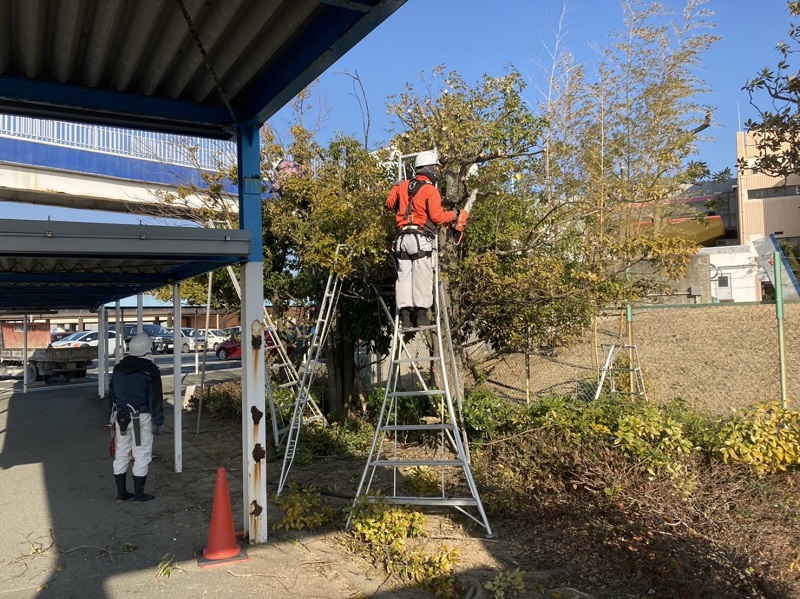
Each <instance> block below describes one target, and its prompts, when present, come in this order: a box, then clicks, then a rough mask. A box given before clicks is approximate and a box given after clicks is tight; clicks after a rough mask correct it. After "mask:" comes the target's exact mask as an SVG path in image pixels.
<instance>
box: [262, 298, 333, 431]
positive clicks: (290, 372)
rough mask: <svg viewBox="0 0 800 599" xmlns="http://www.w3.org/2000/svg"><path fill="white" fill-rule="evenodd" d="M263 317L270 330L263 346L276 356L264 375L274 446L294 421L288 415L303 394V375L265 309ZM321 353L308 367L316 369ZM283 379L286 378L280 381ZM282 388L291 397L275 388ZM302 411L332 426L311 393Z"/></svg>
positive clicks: (292, 412) (309, 420) (291, 413)
mask: <svg viewBox="0 0 800 599" xmlns="http://www.w3.org/2000/svg"><path fill="white" fill-rule="evenodd" d="M264 321H265V323H266V325H267V328H266V331H267V332H268V333H269V338H268V339H266V344H265V346H264V352H265V355H267V356H269V355H270V354H271V353H272V351H273V350H275V360H274V361H273V362H272V363H271V364H270V363H268V368H267V371H268V374H267V376H266V377H265V383H266V387H267V395H268V396H269V411H270V415H271V416H272V436H273V438H274V439H275V446H276V447H279V446H280V444H281V443H282V442H283V440H284V438H285V435H286V433H287V432H288V431H289V428H290V424H289V423H290V422H291V421H290V419H289V416H290V415H291V416H292V417H293V416H294V409H295V405H296V404H297V401H298V398H300V396H301V394H300V388H301V383H302V379H301V378H300V375H299V374H298V372H297V369H296V368H295V366H294V364H292V361H291V360H290V359H289V354H288V352H287V351H286V348H285V347H284V345H283V342H282V341H281V338H280V336H279V335H278V330H277V328H276V327H275V325H274V324H273V322H272V319H271V318H270V316H269V314H268V313H267V312H266V311H264ZM318 357H319V355H318V354H317V355H315V356H314V361H313V363H312V361H311V359H309V360H308V361H307V362H306V370H308V369H309V368H310V369H312V370H313V371H316V369H317V358H318ZM273 377H275V383H274V384H273V382H272V378H273ZM281 379H284V380H283V381H282V382H281ZM309 384H310V383H309ZM282 389H289V390H291V395H290V396H291V399H289V398H288V397H287V396H283V397H281V396H280V395H281V394H280V393H276V390H277V391H278V392H279V391H280V390H282ZM301 414H302V415H303V416H304V418H305V421H306V424H311V423H312V422H321V423H322V424H323V425H324V426H326V427H327V426H329V424H328V420H327V419H326V418H325V415H324V414H323V413H322V410H320V409H319V406H318V405H317V402H316V401H314V398H313V397H311V396H310V395H309V396H308V398H307V404H306V406H305V409H304V410H303V411H302V412H301Z"/></svg>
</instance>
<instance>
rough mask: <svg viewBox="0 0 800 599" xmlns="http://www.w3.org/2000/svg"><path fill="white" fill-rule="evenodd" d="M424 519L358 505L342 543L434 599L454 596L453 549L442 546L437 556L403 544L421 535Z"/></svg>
mask: <svg viewBox="0 0 800 599" xmlns="http://www.w3.org/2000/svg"><path fill="white" fill-rule="evenodd" d="M423 525H424V516H423V515H422V514H421V513H420V512H417V511H410V510H407V509H403V508H400V507H398V506H395V505H389V504H386V503H384V502H380V501H378V502H375V503H370V502H367V501H361V502H358V503H357V504H356V505H355V506H354V507H353V509H352V512H351V521H350V532H349V535H348V537H346V544H347V545H349V546H350V548H351V549H353V550H356V551H359V552H362V553H366V554H367V555H369V556H370V557H371V558H372V559H373V560H374V561H375V562H377V563H379V564H381V565H382V566H383V567H384V568H385V569H386V571H387V572H389V573H390V574H395V575H397V576H398V577H400V578H401V579H402V580H407V581H409V582H414V583H416V584H418V585H420V586H423V587H425V588H427V589H429V590H430V591H432V592H433V593H434V594H435V595H436V596H437V597H443V598H445V599H450V598H452V597H454V594H455V577H454V576H453V574H452V571H453V567H454V566H456V565H457V564H458V562H459V557H460V552H459V550H458V548H457V547H455V548H452V549H450V548H448V547H447V546H445V545H442V546H441V547H440V549H439V551H438V552H437V553H435V554H434V555H429V554H428V553H426V552H425V551H423V550H421V549H418V548H414V547H409V546H408V544H407V541H408V540H409V539H414V538H418V537H421V536H422V535H423Z"/></svg>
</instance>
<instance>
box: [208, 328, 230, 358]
mask: <svg viewBox="0 0 800 599" xmlns="http://www.w3.org/2000/svg"><path fill="white" fill-rule="evenodd" d="M201 334H204V336H205V331H201ZM205 337H206V342H207V344H208V348H209V349H210V350H212V351H213V352H215V353H216V351H217V349H218V348H219V344H220V343H222V342H223V341H225V340H226V339H228V338H229V337H230V335H226V334H225V331H223V330H221V329H208V335H207V336H205Z"/></svg>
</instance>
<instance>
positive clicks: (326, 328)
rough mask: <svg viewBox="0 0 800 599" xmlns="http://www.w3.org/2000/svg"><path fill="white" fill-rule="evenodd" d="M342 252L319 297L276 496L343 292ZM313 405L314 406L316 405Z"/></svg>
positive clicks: (340, 248)
mask: <svg viewBox="0 0 800 599" xmlns="http://www.w3.org/2000/svg"><path fill="white" fill-rule="evenodd" d="M345 252H348V250H347V248H346V247H345V246H344V245H342V244H339V245H338V246H336V258H334V268H332V269H331V271H330V274H329V275H328V282H327V283H326V284H325V293H324V295H323V296H322V301H321V302H320V306H319V310H318V311H317V324H316V326H315V327H314V332H313V334H312V335H311V342H310V345H309V347H308V356H307V360H308V362H307V364H306V367H305V369H304V370H303V377H302V379H301V380H300V385H299V386H298V388H297V399H296V400H295V402H294V411H293V413H292V420H291V423H290V424H289V430H288V431H287V435H286V450H285V452H284V454H283V466H282V467H281V475H280V478H279V479H278V490H277V491H276V494H277V495H280V494H281V491H283V487H284V486H285V485H286V480H287V479H288V477H289V471H290V470H291V469H292V463H293V462H294V457H295V454H296V453H297V442H298V439H299V437H300V429H301V428H302V426H303V421H304V420H306V409H307V408H308V406H309V405H311V402H313V401H314V398H313V397H311V384H312V383H313V382H314V377H315V376H316V373H317V364H318V363H319V357H320V354H321V352H322V348H323V347H324V346H325V340H326V339H327V338H328V333H329V332H330V325H331V322H332V321H333V318H334V317H335V315H336V305H337V304H338V302H339V292H340V291H341V289H342V279H341V277H340V276H339V275H338V274H336V271H335V261H336V259H337V258H338V257H339V256H340V255H343V254H344V253H345ZM314 405H315V406H316V404H314ZM317 410H318V411H319V408H317ZM320 414H321V412H320Z"/></svg>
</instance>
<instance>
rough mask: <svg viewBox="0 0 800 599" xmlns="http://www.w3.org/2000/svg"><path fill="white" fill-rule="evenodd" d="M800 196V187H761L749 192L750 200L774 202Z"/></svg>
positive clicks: (748, 197)
mask: <svg viewBox="0 0 800 599" xmlns="http://www.w3.org/2000/svg"><path fill="white" fill-rule="evenodd" d="M797 195H800V185H787V186H785V187H760V188H757V189H748V190H747V199H748V200H773V199H775V198H786V197H791V196H797Z"/></svg>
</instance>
